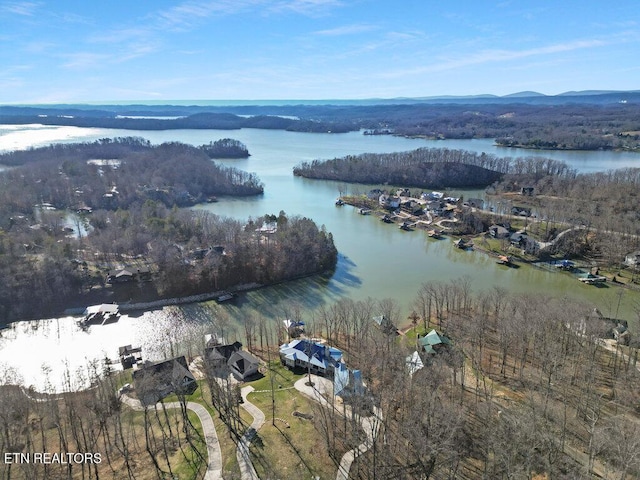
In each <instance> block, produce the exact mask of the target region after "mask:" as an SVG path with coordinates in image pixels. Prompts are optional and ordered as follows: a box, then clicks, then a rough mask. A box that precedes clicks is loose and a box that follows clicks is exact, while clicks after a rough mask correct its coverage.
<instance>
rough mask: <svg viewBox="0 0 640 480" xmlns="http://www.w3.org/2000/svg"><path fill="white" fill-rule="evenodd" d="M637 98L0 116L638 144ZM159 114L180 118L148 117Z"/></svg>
mask: <svg viewBox="0 0 640 480" xmlns="http://www.w3.org/2000/svg"><path fill="white" fill-rule="evenodd" d="M638 102H639V101H638V95H637V93H634V92H620V93H618V94H606V95H584V96H565V97H553V99H550V98H547V97H535V98H533V99H527V98H517V97H514V98H501V99H496V98H484V99H483V98H474V99H467V100H466V101H465V99H453V98H450V99H439V100H433V101H427V100H424V101H422V100H419V99H416V100H412V99H398V100H397V101H395V102H394V101H392V100H387V101H382V100H380V101H377V102H376V101H368V102H364V101H363V102H360V103H359V102H337V101H336V102H326V104H318V103H317V102H316V104H299V105H261V106H259V105H253V106H251V105H245V106H233V105H228V106H188V107H186V106H185V107H181V106H171V105H164V106H153V107H152V106H144V105H128V106H124V105H120V106H101V107H95V108H86V107H85V108H80V106H70V105H67V106H51V107H9V106H4V107H0V123H5V124H28V123H41V124H46V125H74V126H80V127H103V128H122V129H136V130H166V129H177V128H191V129H210V128H215V129H238V128H266V129H281V130H289V131H298V132H322V133H327V132H333V133H343V132H348V131H357V130H362V129H365V130H370V131H373V130H377V131H379V132H385V133H388V134H395V135H405V136H424V137H430V138H494V139H496V141H497V142H498V143H499V144H501V145H505V146H514V147H524V148H530V149H567V150H598V149H638V148H640V136H639V132H640V119H639V118H640V117H639V116H638ZM301 103H302V102H301ZM154 115H155V116H162V115H164V116H176V117H177V118H174V119H166V118H157V117H156V118H148V117H152V116H154ZM136 116H138V118H136ZM142 116H145V117H147V118H141V117H142Z"/></svg>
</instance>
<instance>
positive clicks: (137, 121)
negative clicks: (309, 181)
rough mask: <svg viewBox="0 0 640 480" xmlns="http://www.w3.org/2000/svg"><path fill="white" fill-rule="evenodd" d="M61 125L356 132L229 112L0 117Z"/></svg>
mask: <svg viewBox="0 0 640 480" xmlns="http://www.w3.org/2000/svg"><path fill="white" fill-rule="evenodd" d="M31 123H39V124H42V125H65V126H74V127H98V128H121V129H125V130H176V129H195V130H237V129H240V128H263V129H269V130H288V131H291V132H312V133H327V132H333V133H344V132H349V131H352V130H357V129H358V127H357V126H356V125H355V124H354V123H353V122H349V121H340V120H337V119H334V120H330V121H321V120H317V119H298V118H289V117H286V118H285V117H279V116H275V115H258V116H251V117H241V116H238V115H234V114H231V113H211V112H203V113H196V114H193V115H189V116H186V117H179V118H174V119H165V118H142V117H141V118H131V117H120V116H113V115H108V114H107V116H82V115H80V116H71V115H64V114H61V115H55V116H44V117H42V116H30V115H18V116H13V115H11V116H7V115H0V124H13V125H27V124H31Z"/></svg>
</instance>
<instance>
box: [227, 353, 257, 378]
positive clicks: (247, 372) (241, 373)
mask: <svg viewBox="0 0 640 480" xmlns="http://www.w3.org/2000/svg"><path fill="white" fill-rule="evenodd" d="M227 366H228V367H229V370H231V373H232V374H233V376H234V377H236V379H238V380H240V381H245V380H246V379H247V378H249V377H251V376H252V375H255V374H256V373H258V367H259V366H260V360H258V359H257V358H256V357H254V356H253V355H251V354H250V353H249V352H245V351H244V350H237V351H235V352H233V353H232V354H231V357H229V361H228V362H227Z"/></svg>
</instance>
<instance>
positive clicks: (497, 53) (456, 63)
mask: <svg viewBox="0 0 640 480" xmlns="http://www.w3.org/2000/svg"><path fill="white" fill-rule="evenodd" d="M607 44H608V42H607V41H604V40H598V39H592V40H576V41H573V42H566V43H558V44H553V45H547V46H542V47H536V48H530V49H524V50H504V49H493V50H483V51H480V52H478V53H476V54H473V55H468V56H466V57H464V56H463V57H458V58H456V59H453V60H445V61H442V62H440V63H433V64H431V65H426V66H424V67H419V68H415V69H406V70H402V71H397V70H396V71H394V72H389V73H388V74H385V75H383V76H384V77H386V78H392V77H401V76H404V75H411V74H421V73H429V72H442V71H447V70H454V69H458V68H462V67H468V66H471V65H481V64H485V63H495V62H506V61H511V60H519V59H523V58H529V57H537V56H542V55H551V54H555V53H564V52H570V51H574V50H580V49H589V48H596V47H601V46H605V45H607Z"/></svg>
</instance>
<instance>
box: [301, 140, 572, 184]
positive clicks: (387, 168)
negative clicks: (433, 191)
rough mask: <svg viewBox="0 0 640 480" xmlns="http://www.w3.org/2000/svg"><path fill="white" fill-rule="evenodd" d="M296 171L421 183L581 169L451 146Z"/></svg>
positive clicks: (361, 157)
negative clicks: (455, 148) (453, 148)
mask: <svg viewBox="0 0 640 480" xmlns="http://www.w3.org/2000/svg"><path fill="white" fill-rule="evenodd" d="M293 173H294V175H299V176H302V177H307V178H317V179H324V180H340V181H344V182H354V183H369V184H392V185H397V186H403V187H421V188H444V187H452V188H454V187H457V188H460V187H486V186H488V185H491V184H492V183H494V182H496V181H498V180H499V179H500V178H502V176H503V175H504V174H507V173H513V174H514V175H533V176H534V177H539V176H547V175H559V176H572V175H574V174H575V172H574V171H572V170H571V169H569V168H568V166H567V165H566V164H564V163H562V162H557V161H555V160H550V159H544V158H535V157H531V158H526V159H512V158H509V157H504V158H501V157H497V156H495V155H491V154H485V153H481V154H479V153H475V152H468V151H465V150H450V149H446V148H419V149H417V150H412V151H409V152H398V153H384V154H373V153H365V154H361V155H349V156H346V157H343V158H335V159H333V160H314V161H312V162H303V163H301V164H300V165H298V166H296V167H295V168H294V170H293Z"/></svg>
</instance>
